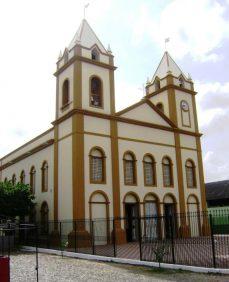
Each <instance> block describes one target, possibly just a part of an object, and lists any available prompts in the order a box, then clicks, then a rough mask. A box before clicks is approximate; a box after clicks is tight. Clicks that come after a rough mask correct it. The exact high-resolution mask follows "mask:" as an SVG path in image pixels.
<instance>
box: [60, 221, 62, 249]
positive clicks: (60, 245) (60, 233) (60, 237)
mask: <svg viewBox="0 0 229 282" xmlns="http://www.w3.org/2000/svg"><path fill="white" fill-rule="evenodd" d="M61 229H62V226H61V221H60V250H61V251H62V234H61V233H62V230H61Z"/></svg>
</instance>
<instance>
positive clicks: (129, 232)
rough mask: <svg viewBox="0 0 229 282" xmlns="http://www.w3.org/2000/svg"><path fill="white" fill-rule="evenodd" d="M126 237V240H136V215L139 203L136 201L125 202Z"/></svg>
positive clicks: (137, 215)
mask: <svg viewBox="0 0 229 282" xmlns="http://www.w3.org/2000/svg"><path fill="white" fill-rule="evenodd" d="M125 213H126V239H127V242H135V241H137V240H138V235H139V234H138V217H139V205H138V203H126V204H125Z"/></svg>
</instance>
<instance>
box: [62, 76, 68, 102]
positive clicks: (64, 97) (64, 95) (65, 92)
mask: <svg viewBox="0 0 229 282" xmlns="http://www.w3.org/2000/svg"><path fill="white" fill-rule="evenodd" d="M68 103H69V81H68V79H66V80H65V81H64V83H63V88H62V106H63V107H64V106H66V105H68Z"/></svg>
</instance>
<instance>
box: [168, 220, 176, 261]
mask: <svg viewBox="0 0 229 282" xmlns="http://www.w3.org/2000/svg"><path fill="white" fill-rule="evenodd" d="M169 224H170V230H171V245H172V258H173V264H175V263H176V261H175V253H174V234H173V218H172V215H170V216H169Z"/></svg>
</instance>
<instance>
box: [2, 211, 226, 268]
mask: <svg viewBox="0 0 229 282" xmlns="http://www.w3.org/2000/svg"><path fill="white" fill-rule="evenodd" d="M21 226H23V225H21ZM35 226H36V228H34V229H26V228H24V229H23V228H22V229H19V230H18V232H17V233H14V239H13V240H14V241H15V242H17V243H18V244H19V245H26V246H37V247H40V248H48V249H56V250H61V251H69V252H77V253H86V254H92V255H99V256H108V257H120V258H129V259H137V260H144V261H155V262H156V261H159V260H160V261H163V262H166V263H171V264H183V265H193V266H203V267H215V268H216V267H217V268H229V213H228V210H227V211H222V210H221V211H218V212H217V211H214V213H207V212H205V213H203V212H202V213H187V214H176V215H167V216H155V217H132V218H130V217H129V218H115V219H94V220H71V221H49V222H37V223H36V225H35ZM0 230H1V228H0ZM0 232H1V231H0ZM2 237H7V236H6V234H5V235H4V236H1V233H0V241H1V240H3V245H4V246H5V247H4V248H6V249H7V248H9V245H7V244H6V243H5V242H7V240H8V239H6V238H4V239H2ZM0 252H1V248H0Z"/></svg>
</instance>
